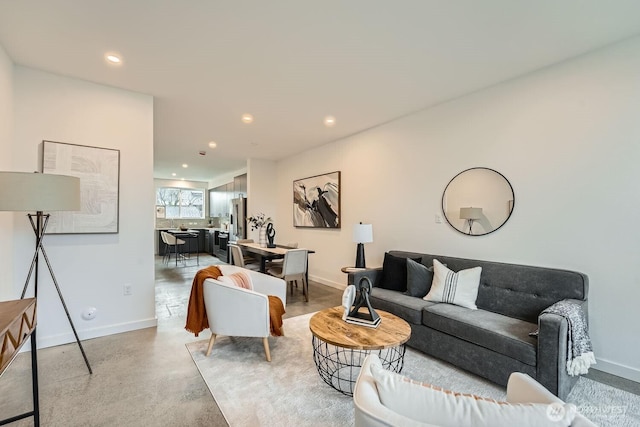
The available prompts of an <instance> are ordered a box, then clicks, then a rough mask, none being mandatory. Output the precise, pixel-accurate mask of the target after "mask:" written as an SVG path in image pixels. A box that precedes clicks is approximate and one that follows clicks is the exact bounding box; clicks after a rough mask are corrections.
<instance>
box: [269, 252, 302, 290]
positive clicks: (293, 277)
mask: <svg viewBox="0 0 640 427" xmlns="http://www.w3.org/2000/svg"><path fill="white" fill-rule="evenodd" d="M308 253H309V252H308V251H307V250H306V249H291V250H289V251H287V253H286V254H285V255H284V261H283V262H282V268H279V267H278V266H273V267H272V268H269V269H268V270H267V272H268V273H269V274H271V275H272V276H275V277H278V278H280V279H283V280H284V281H285V282H287V284H288V285H289V288H290V290H291V291H290V293H291V294H292V295H293V284H294V283H295V284H296V286H297V284H298V280H300V281H301V282H302V294H303V295H304V300H305V301H306V302H309V283H308V282H307V257H308Z"/></svg>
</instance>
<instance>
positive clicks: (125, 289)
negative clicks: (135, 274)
mask: <svg viewBox="0 0 640 427" xmlns="http://www.w3.org/2000/svg"><path fill="white" fill-rule="evenodd" d="M131 294H133V285H131V284H130V283H127V284H125V285H122V295H131Z"/></svg>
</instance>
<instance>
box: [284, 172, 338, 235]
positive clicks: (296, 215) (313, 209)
mask: <svg viewBox="0 0 640 427" xmlns="http://www.w3.org/2000/svg"><path fill="white" fill-rule="evenodd" d="M293 226H294V227H311V228H340V172H339V171H337V172H330V173H326V174H322V175H316V176H311V177H309V178H302V179H297V180H295V181H293Z"/></svg>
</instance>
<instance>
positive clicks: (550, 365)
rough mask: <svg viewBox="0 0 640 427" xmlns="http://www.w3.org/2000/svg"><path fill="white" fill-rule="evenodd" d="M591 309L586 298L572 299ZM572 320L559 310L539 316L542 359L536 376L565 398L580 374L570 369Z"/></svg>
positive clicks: (539, 350)
mask: <svg viewBox="0 0 640 427" xmlns="http://www.w3.org/2000/svg"><path fill="white" fill-rule="evenodd" d="M565 301H570V302H572V303H574V304H578V305H580V306H582V308H583V310H585V311H586V309H587V301H586V300H576V299H568V300H565ZM568 333H569V324H568V322H567V320H566V319H565V318H564V317H562V316H558V315H556V314H551V313H543V314H540V316H538V351H537V355H538V363H537V368H536V379H537V380H538V382H540V383H541V384H542V385H543V386H545V387H546V388H547V389H548V390H549V391H551V393H553V394H555V395H556V396H558V397H560V398H561V399H565V398H566V397H567V395H568V394H569V391H571V388H572V386H573V385H574V384H575V382H576V381H577V379H578V377H570V376H569V374H568V373H567V351H568V348H567V343H568Z"/></svg>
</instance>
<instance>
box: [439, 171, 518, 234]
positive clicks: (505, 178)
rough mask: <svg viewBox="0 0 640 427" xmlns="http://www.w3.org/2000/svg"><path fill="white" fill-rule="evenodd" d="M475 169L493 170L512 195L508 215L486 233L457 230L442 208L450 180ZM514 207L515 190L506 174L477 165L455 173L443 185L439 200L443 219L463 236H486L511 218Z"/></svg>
mask: <svg viewBox="0 0 640 427" xmlns="http://www.w3.org/2000/svg"><path fill="white" fill-rule="evenodd" d="M476 169H485V170H488V171H491V172H495V173H497V174H498V175H500V176H501V177H502V178H503V179H504V180H505V182H506V183H507V184H508V185H509V188H510V189H511V194H512V195H513V199H512V200H513V203H512V205H511V209H510V210H509V215H508V216H507V218H506V219H505V220H504V221H503V222H502V224H500V225H499V226H498V227H496V228H495V229H493V230H491V231H489V232H488V233H482V234H468V233H465V232H464V231H462V230H459V229H458V228H456V227H455V226H454V225H453V224H451V221H449V218H447V214H446V212H445V209H444V196H445V194H446V193H447V188H449V186H450V185H451V183H452V182H453V181H454V180H455V179H456V178H457V177H459V176H460V175H462V174H463V173H465V172H468V171H471V170H476ZM515 207H516V193H515V191H513V186H512V185H511V182H509V180H508V179H507V177H506V176H504V175H503V174H501V173H500V172H498V171H497V170H495V169H491V168H487V167H484V166H477V167H473V168H469V169H465V170H463V171H462V172H460V173H458V174H456V175H455V176H454V177H453V178H451V180H449V183H448V184H447V185H446V187H444V191H443V192H442V199H441V201H440V209H442V216H443V217H444V219H445V220H446V221H447V224H449V225H450V226H451V228H453V229H454V230H456V231H457V232H458V233H461V234H464V235H465V236H473V237H476V236H486V235H487V234H491V233H493V232H495V231H498V230H499V229H500V228H502V226H503V225H505V224H506V223H507V221H509V218H511V215H513V210H514V209H515Z"/></svg>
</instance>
